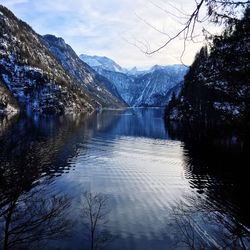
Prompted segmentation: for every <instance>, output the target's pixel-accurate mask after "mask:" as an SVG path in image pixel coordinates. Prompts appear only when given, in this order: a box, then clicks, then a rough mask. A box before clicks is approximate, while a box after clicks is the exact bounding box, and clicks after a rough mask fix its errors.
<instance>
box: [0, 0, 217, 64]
mask: <svg viewBox="0 0 250 250" xmlns="http://www.w3.org/2000/svg"><path fill="white" fill-rule="evenodd" d="M0 3H1V4H2V5H4V6H6V7H8V8H9V9H10V10H11V11H13V12H14V14H15V15H16V16H17V17H18V18H20V19H22V20H24V21H25V22H27V23H28V24H29V25H30V26H31V27H32V28H33V29H34V30H35V31H36V32H37V33H39V34H41V35H45V34H53V35H56V36H59V37H62V38H63V39H64V40H65V42H66V43H68V44H69V45H70V46H71V47H72V48H73V49H74V50H75V52H76V53H77V54H78V55H80V54H88V55H99V56H107V57H109V58H111V59H113V60H115V61H116V62H117V63H118V64H120V65H121V66H122V67H127V68H132V67H134V66H137V67H138V68H148V67H150V66H153V65H155V64H159V65H169V64H178V63H180V56H181V53H182V51H183V40H181V39H176V40H174V41H173V42H172V43H171V44H169V46H167V47H166V48H164V49H163V50H161V51H160V52H158V53H155V54H153V55H150V56H149V55H146V54H145V53H143V52H142V51H141V50H144V48H145V44H146V46H147V47H150V48H151V50H154V49H156V48H158V47H159V46H161V45H162V44H164V43H165V41H166V40H167V39H168V35H170V36H172V35H174V34H175V33H176V32H177V31H178V30H179V29H180V28H181V27H182V24H181V23H183V22H184V21H185V19H183V18H182V17H181V15H182V14H181V13H187V14H188V13H191V11H192V10H193V9H194V6H195V1H194V0H174V1H173V0H0ZM176 16H177V17H178V18H177V17H176ZM211 28H212V29H213V28H214V27H211ZM201 29H202V27H201V26H200V27H197V29H196V35H200V34H201ZM199 38H200V39H199V40H200V41H201V42H200V43H192V42H190V43H188V44H187V48H186V50H185V54H184V56H183V62H184V63H185V64H187V65H190V64H191V63H192V61H193V58H194V56H195V54H196V53H197V51H199V49H200V47H201V46H202V45H203V42H202V41H203V39H202V37H199ZM135 45H136V46H135Z"/></svg>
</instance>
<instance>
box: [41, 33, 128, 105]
mask: <svg viewBox="0 0 250 250" xmlns="http://www.w3.org/2000/svg"><path fill="white" fill-rule="evenodd" d="M43 39H44V42H45V44H46V45H47V47H48V49H49V51H50V52H51V53H52V54H53V56H54V57H55V58H56V59H57V60H58V61H59V62H60V64H61V65H62V66H63V68H64V69H65V71H66V72H67V73H68V74H69V75H70V76H71V77H72V78H74V79H75V80H77V82H79V83H80V86H81V87H82V88H83V89H84V90H85V92H86V93H88V95H89V96H92V98H93V99H94V100H95V102H96V106H99V107H103V108H105V107H106V108H107V107H108V108H119V107H122V106H125V105H126V104H125V103H124V101H123V100H118V98H117V97H119V95H118V93H115V94H116V96H117V97H116V96H114V95H112V94H111V93H110V92H109V91H108V90H107V89H106V88H105V87H104V86H105V85H106V86H107V84H108V83H107V82H108V80H107V79H104V77H101V76H98V75H97V74H96V72H95V71H93V69H92V68H90V67H89V66H88V65H87V64H85V63H84V62H83V61H82V60H80V59H79V57H78V56H77V55H76V53H75V52H74V50H73V49H72V48H71V47H70V46H69V45H68V44H66V43H65V41H64V40H63V39H62V38H57V37H55V36H53V35H45V36H44V37H43ZM110 85H111V83H110ZM109 88H112V87H109ZM111 91H112V92H115V89H114V90H113V89H111Z"/></svg>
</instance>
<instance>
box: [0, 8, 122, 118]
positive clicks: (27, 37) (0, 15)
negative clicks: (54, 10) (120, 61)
mask: <svg viewBox="0 0 250 250" xmlns="http://www.w3.org/2000/svg"><path fill="white" fill-rule="evenodd" d="M59 43H60V46H61V47H60V46H59V47H60V49H62V51H63V46H66V45H65V44H63V41H60V42H59ZM60 49H59V50H58V51H59V52H62V51H60ZM64 49H65V51H64V52H65V53H63V52H62V54H60V55H62V56H65V59H67V60H70V61H69V62H67V63H66V61H63V60H60V59H61V58H59V57H57V58H56V57H55V56H54V55H53V53H52V52H53V51H52V49H51V51H52V52H51V51H49V49H48V43H47V42H46V41H45V39H44V37H41V36H40V35H38V34H37V33H35V32H34V31H33V30H32V28H31V27H30V26H29V25H28V24H26V23H24V22H23V21H21V20H19V19H18V18H16V17H15V15H14V14H13V13H12V12H11V11H9V10H8V9H7V8H5V7H4V6H1V5H0V80H1V81H2V83H3V84H4V86H5V87H6V88H7V89H8V90H9V91H10V92H11V93H12V95H13V96H14V97H15V98H16V100H17V102H18V104H19V106H20V108H21V109H22V110H26V111H32V112H39V113H57V114H59V113H72V112H74V113H77V112H91V111H93V110H95V109H96V108H102V107H122V106H124V105H123V104H121V102H120V101H118V100H117V99H116V98H115V97H113V96H112V95H111V94H108V93H107V92H105V90H104V87H103V86H102V85H101V83H99V81H98V80H97V79H96V78H95V75H94V74H93V75H92V74H91V73H90V72H89V70H88V68H89V67H87V66H86V65H85V66H86V70H85V69H84V67H85V66H84V65H83V64H82V65H81V69H80V72H79V74H77V72H76V71H75V69H70V67H71V66H74V63H77V64H78V63H81V62H80V60H79V61H74V56H75V55H74V53H73V52H72V50H70V49H71V48H69V47H67V46H66V47H65V48H64ZM67 49H68V51H66V50H67ZM85 73H86V76H84V74H85ZM81 80H82V81H81ZM90 85H92V86H91V87H90ZM99 85H100V86H99ZM86 86H87V87H88V88H87V87H86ZM102 92H105V93H107V96H106V97H105V98H104V93H102ZM97 96H98V98H97Z"/></svg>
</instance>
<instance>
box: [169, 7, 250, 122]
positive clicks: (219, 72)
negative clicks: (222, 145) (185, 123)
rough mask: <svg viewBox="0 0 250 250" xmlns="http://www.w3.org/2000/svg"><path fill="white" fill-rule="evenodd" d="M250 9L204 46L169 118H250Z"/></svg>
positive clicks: (201, 120)
mask: <svg viewBox="0 0 250 250" xmlns="http://www.w3.org/2000/svg"><path fill="white" fill-rule="evenodd" d="M249 53H250V9H247V10H246V13H245V16H244V18H243V19H242V20H241V21H239V22H238V23H236V25H234V26H231V27H228V28H227V29H226V30H225V32H224V33H223V34H222V35H221V36H216V37H214V39H213V41H212V44H211V45H210V47H209V48H207V46H205V47H203V48H202V49H201V51H200V53H199V54H197V56H196V58H195V61H194V63H193V64H192V66H191V67H190V70H189V72H188V74H187V75H186V77H185V82H184V86H183V88H182V90H181V94H180V97H179V98H178V99H175V98H173V100H172V101H171V102H170V103H169V105H168V107H167V109H166V117H167V119H175V120H189V121H190V120H191V121H199V122H206V123H207V122H211V121H213V122H218V123H223V124H228V123H230V124H236V123H238V122H239V123H244V124H245V125H246V124H247V123H249V121H250V78H249V75H250V60H249Z"/></svg>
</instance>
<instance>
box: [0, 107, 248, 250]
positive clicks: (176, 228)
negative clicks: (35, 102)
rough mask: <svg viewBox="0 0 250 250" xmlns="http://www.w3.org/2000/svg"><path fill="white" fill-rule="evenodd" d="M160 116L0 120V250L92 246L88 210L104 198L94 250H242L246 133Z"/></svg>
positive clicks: (131, 113) (142, 112)
mask: <svg viewBox="0 0 250 250" xmlns="http://www.w3.org/2000/svg"><path fill="white" fill-rule="evenodd" d="M162 117H163V110H161V109H128V110H126V111H105V112H103V113H98V114H93V115H89V116H83V117H73V116H70V117H59V118H52V117H50V118H49V117H46V118H45V117H33V118H29V117H20V118H16V119H15V118H14V119H12V120H10V121H8V120H4V121H1V123H0V148H1V151H0V230H1V232H0V235H1V238H0V240H1V247H2V248H3V249H65V250H66V249H73V250H78V249H91V248H90V247H91V237H90V236H91V233H90V230H89V227H90V226H91V225H92V224H91V218H90V217H89V214H90V213H89V212H90V211H89V210H88V209H92V208H93V211H94V209H96V208H98V205H99V203H98V202H100V201H103V204H104V206H102V207H101V209H100V210H101V213H100V214H101V215H102V216H100V218H98V220H97V223H96V227H95V237H94V243H93V244H94V246H99V247H103V246H105V249H111V250H115V249H116V250H118V249H119V250H134V249H135V250H137V249H138V250H147V249H154V250H162V249H249V247H250V244H249V239H250V237H249V233H250V231H249V226H250V218H249V211H250V210H249V193H248V191H249V176H248V174H247V168H248V163H247V161H249V152H250V151H249V141H250V140H249V137H247V136H246V135H237V136H236V134H234V133H232V132H228V131H224V130H223V131H220V130H215V129H213V130H204V129H200V128H193V127H192V126H191V127H188V126H186V127H180V126H177V124H169V125H166V126H165V124H164V121H163V119H162ZM91 197H92V198H93V197H95V199H92V201H94V202H95V204H92V205H93V207H90V206H86V204H88V202H89V198H91ZM86 209H87V210H86ZM102 209H103V211H102ZM93 211H92V212H93ZM95 211H97V210H95ZM92 215H93V217H94V218H95V215H96V214H95V213H93V214H92ZM92 219H93V218H92ZM192 247H193V248H192Z"/></svg>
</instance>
